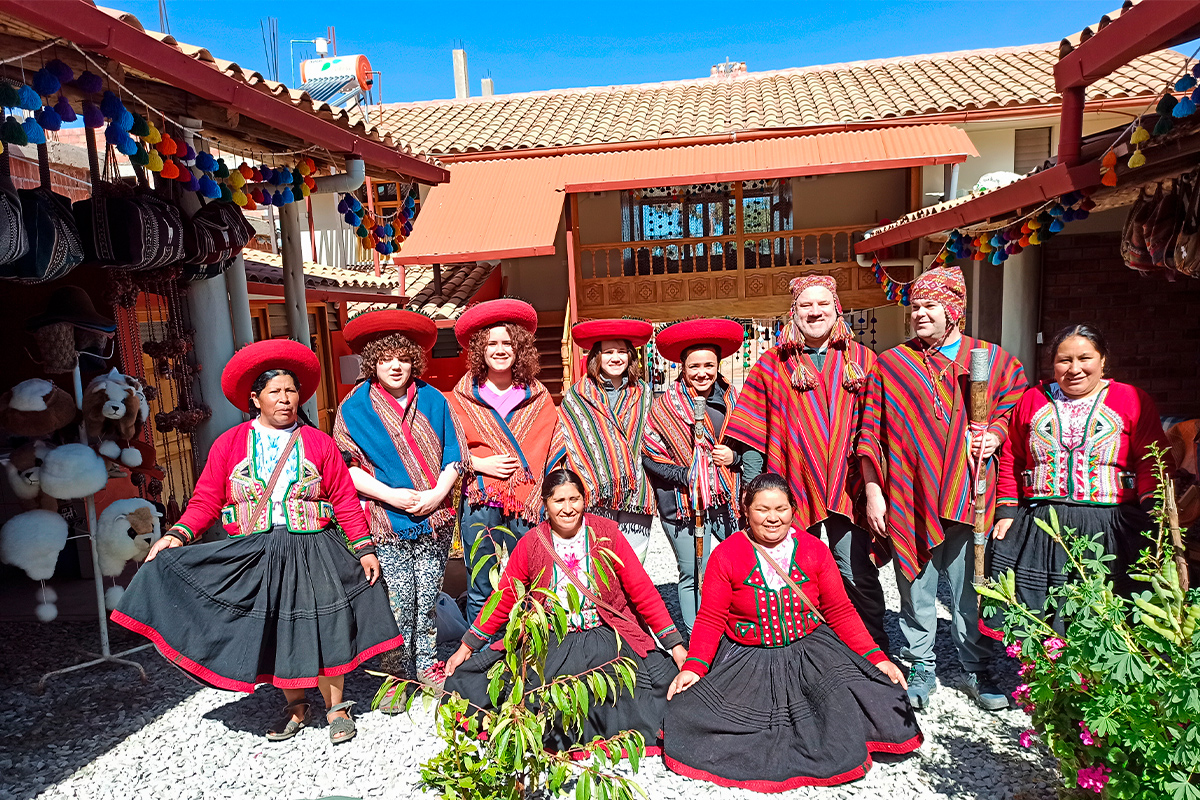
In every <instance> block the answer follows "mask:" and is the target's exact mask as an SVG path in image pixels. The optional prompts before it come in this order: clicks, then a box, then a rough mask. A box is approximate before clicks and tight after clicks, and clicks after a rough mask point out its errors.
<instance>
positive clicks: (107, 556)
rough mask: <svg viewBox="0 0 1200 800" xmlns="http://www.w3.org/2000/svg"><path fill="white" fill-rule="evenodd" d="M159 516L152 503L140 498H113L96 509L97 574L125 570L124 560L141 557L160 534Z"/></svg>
mask: <svg viewBox="0 0 1200 800" xmlns="http://www.w3.org/2000/svg"><path fill="white" fill-rule="evenodd" d="M161 516H162V515H161V514H160V513H158V510H157V509H156V508H155V507H154V504H153V503H151V502H150V501H149V500H143V499H141V498H140V497H130V498H126V499H122V500H114V501H113V502H112V503H111V504H110V505H109V506H108V507H107V508H105V509H104V511H102V512H100V519H99V521H98V522H97V524H96V553H97V555H99V557H100V574H101V575H107V576H108V577H114V576H117V575H120V574H121V573H122V572H124V571H125V562H126V561H130V560H133V561H137V562H141V561H143V560H145V558H146V554H147V553H149V552H150V545H152V544H154V543H155V542H156V541H158V539H159V537H160V536H161V535H162V531H161V529H160V527H159V522H158V520H159V518H160V517H161Z"/></svg>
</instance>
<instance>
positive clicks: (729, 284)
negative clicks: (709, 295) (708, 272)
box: [717, 275, 738, 300]
mask: <svg viewBox="0 0 1200 800" xmlns="http://www.w3.org/2000/svg"><path fill="white" fill-rule="evenodd" d="M737 293H738V291H737V278H735V277H733V276H732V275H722V276H720V277H719V278H717V298H718V299H721V300H727V299H736V298H737Z"/></svg>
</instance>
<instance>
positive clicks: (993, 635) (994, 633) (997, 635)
mask: <svg viewBox="0 0 1200 800" xmlns="http://www.w3.org/2000/svg"><path fill="white" fill-rule="evenodd" d="M979 632H980V633H982V634H983V635H984V636H986V637H988V638H989V639H995V640H996V641H997V642H1003V641H1004V634H1003V633H1002V632H1001V631H998V630H994V629H992V628H989V627H988V626H987V625H985V624H984V622H983V620H979Z"/></svg>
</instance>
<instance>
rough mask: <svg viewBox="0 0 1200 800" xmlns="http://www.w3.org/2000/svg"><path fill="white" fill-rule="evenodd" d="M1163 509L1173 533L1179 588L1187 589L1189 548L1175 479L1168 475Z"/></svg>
mask: <svg viewBox="0 0 1200 800" xmlns="http://www.w3.org/2000/svg"><path fill="white" fill-rule="evenodd" d="M1163 511H1165V512H1166V515H1167V529H1168V531H1170V534H1171V549H1172V550H1174V552H1175V566H1176V567H1177V568H1178V571H1179V588H1180V589H1182V590H1183V591H1185V592H1186V591H1187V590H1188V587H1189V585H1190V580H1189V576H1188V560H1187V548H1185V547H1184V545H1183V535H1182V532H1181V531H1180V530H1179V504H1178V503H1177V502H1176V500H1175V481H1174V480H1172V479H1171V477H1170V476H1169V475H1168V476H1167V480H1166V483H1164V484H1163Z"/></svg>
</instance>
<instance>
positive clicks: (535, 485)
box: [446, 375, 558, 523]
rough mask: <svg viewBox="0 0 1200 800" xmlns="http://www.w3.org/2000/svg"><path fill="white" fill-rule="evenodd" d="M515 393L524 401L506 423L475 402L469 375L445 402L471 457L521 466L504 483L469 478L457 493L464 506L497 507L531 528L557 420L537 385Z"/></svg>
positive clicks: (480, 401) (476, 391) (482, 477)
mask: <svg viewBox="0 0 1200 800" xmlns="http://www.w3.org/2000/svg"><path fill="white" fill-rule="evenodd" d="M519 390H520V391H524V392H525V399H524V400H522V401H521V402H520V404H518V405H517V407H516V408H515V409H513V411H512V412H511V413H510V414H509V416H508V419H507V420H504V419H502V418H501V417H500V414H499V413H497V412H496V410H495V409H494V408H492V407H491V406H490V405H488V404H487V402H486V401H484V399H483V398H482V397H480V395H479V387H478V386H476V385H475V382H474V381H473V380H471V376H470V375H464V376H463V377H462V380H460V381H459V382H458V384H457V385H456V386H455V387H454V390H453V391H452V392H451V393H450V394H449V395H448V396H447V398H446V399H447V400H448V401H449V402H450V408H451V410H452V411H453V412H454V415H455V417H456V418H457V420H458V423H459V426H460V427H461V429H462V432H463V439H464V440H465V441H466V444H467V449H468V451H469V452H470V454H471V455H472V456H475V457H477V458H486V457H488V456H492V455H502V454H508V455H513V456H515V457H516V458H517V459H519V460H520V461H521V464H522V468H521V469H519V470H517V471H516V472H514V473H513V474H512V475H511V476H510V477H509V478H508V479H507V480H500V479H499V478H493V477H491V476H490V475H482V474H478V473H469V474H468V475H467V479H466V481H465V484H464V487H463V491H464V493H465V494H466V497H467V500H468V501H469V502H470V503H471V504H472V505H477V506H483V505H498V506H499V507H500V508H502V509H503V510H504V513H505V514H509V515H516V516H519V517H521V518H522V519H525V520H528V521H529V522H533V523H537V522H538V520H539V519H541V515H542V501H541V493H540V491H539V489H540V488H541V483H542V476H543V475H544V474H545V471H546V459H547V457H548V456H549V454H550V444H551V440H552V439H553V437H554V429H555V426H556V424H557V422H558V414H557V413H556V412H555V410H554V403H553V402H551V400H550V393H549V392H547V391H546V387H545V386H543V385H542V384H541V382H540V381H537V380H535V381H534V382H533V383H532V384H531V385H529V386H525V387H520V388H519ZM466 460H467V459H464V461H466ZM468 463H469V462H468Z"/></svg>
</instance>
